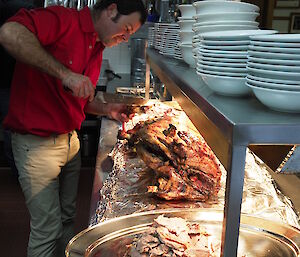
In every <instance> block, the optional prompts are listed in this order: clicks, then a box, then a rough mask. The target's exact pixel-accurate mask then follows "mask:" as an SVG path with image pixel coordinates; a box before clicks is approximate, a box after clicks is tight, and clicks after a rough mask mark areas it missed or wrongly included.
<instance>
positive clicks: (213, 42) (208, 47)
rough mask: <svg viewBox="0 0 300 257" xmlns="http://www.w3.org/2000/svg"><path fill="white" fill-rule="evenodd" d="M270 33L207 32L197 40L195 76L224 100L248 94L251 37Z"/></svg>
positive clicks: (262, 31)
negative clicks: (247, 66)
mask: <svg viewBox="0 0 300 257" xmlns="http://www.w3.org/2000/svg"><path fill="white" fill-rule="evenodd" d="M275 32H276V31H274V30H240V31H238V30H235V31H224V32H207V33H203V34H202V35H201V37H200V39H201V43H200V44H199V46H198V47H197V48H196V50H197V74H199V75H200V76H201V77H202V79H203V80H204V82H205V83H206V84H207V85H208V87H210V88H211V89H212V90H213V91H215V92H216V93H218V94H222V95H228V96H243V95H247V94H249V93H250V92H251V90H250V88H249V87H247V86H246V75H247V68H246V65H247V56H248V47H249V43H250V38H249V37H250V36H251V35H262V34H272V33H275Z"/></svg>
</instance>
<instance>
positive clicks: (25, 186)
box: [12, 131, 81, 257]
mask: <svg viewBox="0 0 300 257" xmlns="http://www.w3.org/2000/svg"><path fill="white" fill-rule="evenodd" d="M12 148H13V154H14V158H15V163H16V166H17V169H18V171H19V182H20V185H21V187H22V190H23V193H24V196H25V201H26V205H27V208H28V210H29V213H30V229H31V231H30V236H29V242H28V249H27V254H28V257H63V256H65V255H64V249H65V247H66V244H67V243H68V241H69V240H70V239H71V238H72V237H73V236H74V232H73V223H74V218H75V214H76V195H77V186H78V179H79V173H80V165H81V158H80V152H79V148H80V143H79V139H78V136H77V133H76V132H75V131H73V132H72V133H68V134H63V135H58V136H51V137H47V138H45V137H39V136H35V135H31V134H26V135H22V134H18V133H13V134H12Z"/></svg>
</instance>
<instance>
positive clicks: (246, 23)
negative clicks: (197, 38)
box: [193, 20, 259, 27]
mask: <svg viewBox="0 0 300 257" xmlns="http://www.w3.org/2000/svg"><path fill="white" fill-rule="evenodd" d="M209 25H247V26H255V27H258V25H259V23H258V22H257V21H237V20H226V21H224V20H223V21H205V22H198V21H197V22H195V23H194V25H193V26H195V27H198V26H209Z"/></svg>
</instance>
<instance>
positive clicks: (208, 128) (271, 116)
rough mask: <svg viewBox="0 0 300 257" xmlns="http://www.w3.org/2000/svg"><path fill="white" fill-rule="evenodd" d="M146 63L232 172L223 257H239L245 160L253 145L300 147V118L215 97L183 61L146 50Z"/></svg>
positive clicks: (251, 101) (251, 99)
mask: <svg viewBox="0 0 300 257" xmlns="http://www.w3.org/2000/svg"><path fill="white" fill-rule="evenodd" d="M147 64H148V65H150V67H151V68H152V70H153V71H154V73H155V74H156V75H158V77H159V78H160V80H161V81H162V82H163V83H165V85H166V86H167V88H168V91H169V92H170V93H171V94H172V96H174V97H175V99H176V100H177V102H178V103H179V104H180V105H181V107H182V109H183V110H184V111H185V112H186V114H187V115H188V116H189V118H190V119H191V120H192V122H193V123H194V125H195V126H196V128H197V129H198V130H199V132H200V133H201V134H202V135H203V137H204V138H205V139H206V141H207V143H208V144H209V145H210V147H211V148H212V149H213V151H214V152H215V154H216V155H217V157H218V158H219V160H220V161H221V162H222V164H223V165H224V167H225V168H226V169H227V171H228V175H227V180H226V194H225V209H224V223H223V235H222V254H221V255H222V257H234V256H236V254H237V245H238V237H239V224H240V211H241V202H242V193H243V183H244V172H245V156H246V149H247V147H248V145H251V144H300V133H299V131H300V115H299V114H287V113H280V112H275V111H272V110H269V109H268V108H266V107H265V106H264V105H262V104H261V103H260V102H259V101H258V100H257V99H256V98H255V97H254V96H251V97H247V98H233V97H224V96H219V95H217V94H215V93H213V92H212V91H211V90H210V89H209V88H208V87H207V86H206V85H205V83H204V82H203V81H202V79H201V78H200V77H199V76H198V75H197V74H196V72H195V70H194V69H191V68H189V67H188V66H187V65H186V64H184V63H183V62H182V61H178V60H175V59H170V58H166V57H164V56H162V55H160V54H159V53H158V52H157V51H155V50H154V49H148V50H147Z"/></svg>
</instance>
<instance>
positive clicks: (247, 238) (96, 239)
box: [66, 208, 300, 257]
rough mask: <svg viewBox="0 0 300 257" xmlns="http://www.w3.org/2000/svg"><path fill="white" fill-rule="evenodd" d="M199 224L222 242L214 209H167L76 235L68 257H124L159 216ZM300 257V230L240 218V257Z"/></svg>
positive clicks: (220, 216) (219, 218)
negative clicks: (139, 236) (134, 241)
mask: <svg viewBox="0 0 300 257" xmlns="http://www.w3.org/2000/svg"><path fill="white" fill-rule="evenodd" d="M162 214H163V215H165V216H166V217H181V218H184V219H186V220H187V221H191V222H198V223H199V224H201V225H203V226H205V228H206V229H207V231H208V232H209V233H210V234H212V235H213V236H214V237H215V238H216V240H221V232H222V220H223V212H222V211H218V210H213V209H203V208H201V209H189V208H185V209H165V210H154V211H150V212H142V213H134V214H131V215H125V216H122V217H118V218H114V219H110V220H107V221H104V222H102V223H100V224H98V225H95V226H92V227H89V228H87V229H86V230H84V231H82V232H81V233H79V234H78V235H76V236H75V237H74V238H73V239H72V240H71V241H70V242H69V244H68V246H67V248H66V256H67V257H122V256H124V254H125V252H126V250H127V246H128V245H129V244H130V243H132V241H133V239H134V238H135V237H136V236H137V235H139V234H141V233H143V232H145V231H146V230H147V229H149V227H150V226H151V224H152V223H153V220H154V219H155V218H156V217H158V216H159V215H162ZM299 255H300V230H299V229H297V228H294V227H292V226H289V225H286V224H283V223H278V222H274V221H271V220H266V219H262V218H258V217H254V216H251V215H245V214H242V215H241V226H240V237H239V246H238V256H246V257H254V256H255V257H283V256H284V257H293V256H295V257H296V256H299Z"/></svg>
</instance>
